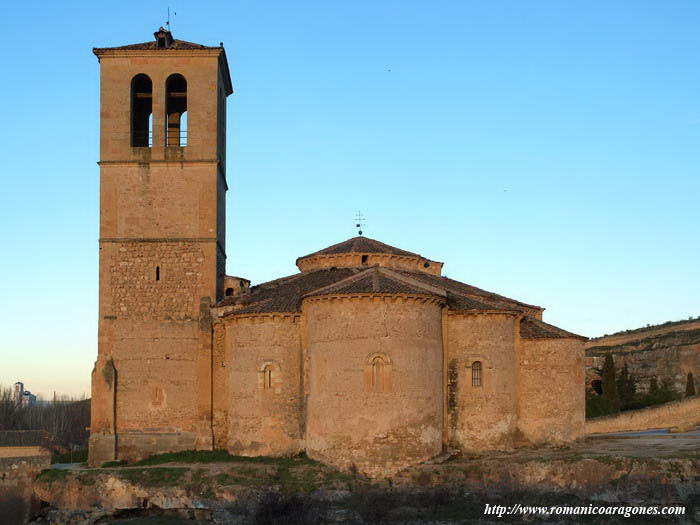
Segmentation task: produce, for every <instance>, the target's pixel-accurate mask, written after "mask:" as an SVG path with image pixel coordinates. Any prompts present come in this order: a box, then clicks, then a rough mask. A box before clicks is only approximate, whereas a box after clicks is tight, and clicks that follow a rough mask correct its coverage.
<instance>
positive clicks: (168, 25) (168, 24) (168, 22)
mask: <svg viewBox="0 0 700 525" xmlns="http://www.w3.org/2000/svg"><path fill="white" fill-rule="evenodd" d="M175 15H177V13H176V12H175V11H173V16H175ZM165 25H166V27H167V28H168V31H170V7H168V19H167V20H166V21H165Z"/></svg>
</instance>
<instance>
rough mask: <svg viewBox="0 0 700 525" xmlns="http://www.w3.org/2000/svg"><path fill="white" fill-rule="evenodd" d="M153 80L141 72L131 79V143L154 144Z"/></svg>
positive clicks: (143, 146) (139, 145)
mask: <svg viewBox="0 0 700 525" xmlns="http://www.w3.org/2000/svg"><path fill="white" fill-rule="evenodd" d="M152 113H153V82H151V79H150V78H149V77H148V75H144V74H143V73H140V74H138V75H136V76H135V77H134V78H133V79H132V80H131V145H132V146H134V147H142V148H147V147H150V146H152V145H153V118H152Z"/></svg>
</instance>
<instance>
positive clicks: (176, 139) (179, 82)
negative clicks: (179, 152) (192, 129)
mask: <svg viewBox="0 0 700 525" xmlns="http://www.w3.org/2000/svg"><path fill="white" fill-rule="evenodd" d="M187 121H188V118H187V81H186V80H185V77H183V76H182V75H180V74H174V75H170V76H169V77H168V80H166V82H165V128H166V130H165V145H166V146H179V147H181V148H182V147H185V146H187Z"/></svg>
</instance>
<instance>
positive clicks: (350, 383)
mask: <svg viewBox="0 0 700 525" xmlns="http://www.w3.org/2000/svg"><path fill="white" fill-rule="evenodd" d="M303 311H304V315H305V316H306V322H307V327H308V332H307V334H308V355H309V400H308V416H307V429H306V431H307V434H306V438H307V440H306V444H307V453H308V455H309V456H310V457H312V458H314V459H318V460H321V461H323V462H326V463H329V464H331V465H335V466H338V467H340V468H349V467H351V466H352V465H355V466H356V467H357V468H358V469H359V470H360V471H361V472H365V473H367V474H370V475H374V476H381V475H389V474H391V473H393V472H395V471H396V470H398V469H400V468H402V467H404V466H407V465H411V464H414V463H417V462H419V461H422V460H426V459H428V458H430V457H433V456H435V455H437V454H439V453H440V452H441V450H442V329H441V308H440V304H439V302H438V301H436V300H434V299H428V298H413V297H397V296H371V295H367V296H362V295H360V296H354V297H351V296H338V297H321V298H313V299H311V300H309V299H307V300H305V301H304V304H303Z"/></svg>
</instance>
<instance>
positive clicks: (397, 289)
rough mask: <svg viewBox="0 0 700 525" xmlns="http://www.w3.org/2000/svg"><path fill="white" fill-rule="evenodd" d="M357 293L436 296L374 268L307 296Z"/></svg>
mask: <svg viewBox="0 0 700 525" xmlns="http://www.w3.org/2000/svg"><path fill="white" fill-rule="evenodd" d="M355 293H386V294H414V295H415V294H418V295H434V293H433V292H431V291H430V290H428V289H426V288H423V287H420V286H412V285H411V283H408V282H406V281H404V280H402V279H400V278H398V279H397V278H392V272H390V271H387V270H384V269H380V268H379V267H373V268H370V269H368V270H365V271H363V272H361V273H359V274H357V276H353V277H349V278H347V279H343V280H342V281H339V282H337V283H335V284H333V285H331V286H326V287H325V288H321V289H320V290H316V291H314V292H312V293H310V294H307V297H309V296H318V295H330V294H355Z"/></svg>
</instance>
